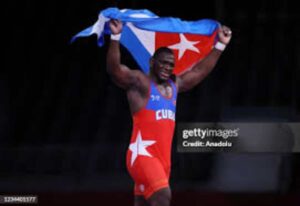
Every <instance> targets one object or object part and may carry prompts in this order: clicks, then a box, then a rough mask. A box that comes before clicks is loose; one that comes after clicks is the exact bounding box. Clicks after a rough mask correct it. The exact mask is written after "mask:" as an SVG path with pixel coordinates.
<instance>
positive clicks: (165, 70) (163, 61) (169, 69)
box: [150, 47, 175, 81]
mask: <svg viewBox="0 0 300 206" xmlns="http://www.w3.org/2000/svg"><path fill="white" fill-rule="evenodd" d="M174 66H175V58H174V54H173V51H172V50H171V49H169V48H167V47H160V48H159V49H157V50H156V51H155V53H154V55H153V56H152V58H151V59H150V72H151V74H152V75H154V76H155V78H157V80H158V81H166V80H168V79H169V78H170V77H171V75H172V74H173V69H174Z"/></svg>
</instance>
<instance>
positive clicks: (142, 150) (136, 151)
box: [129, 131, 156, 166]
mask: <svg viewBox="0 0 300 206" xmlns="http://www.w3.org/2000/svg"><path fill="white" fill-rule="evenodd" d="M155 142H156V141H154V140H145V141H143V139H142V136H141V131H138V134H137V138H136V140H135V142H133V143H131V144H130V145H129V150H130V151H131V152H132V155H131V166H132V165H133V163H134V161H135V160H136V158H137V157H138V155H144V156H148V157H152V156H151V154H150V153H149V152H148V151H147V150H146V147H148V146H150V145H152V144H154V143H155Z"/></svg>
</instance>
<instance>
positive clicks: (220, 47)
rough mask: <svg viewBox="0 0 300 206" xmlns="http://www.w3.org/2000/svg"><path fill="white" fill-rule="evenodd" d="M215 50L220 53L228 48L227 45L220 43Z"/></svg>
mask: <svg viewBox="0 0 300 206" xmlns="http://www.w3.org/2000/svg"><path fill="white" fill-rule="evenodd" d="M215 48H216V49H217V50H219V51H224V49H225V48H226V44H223V43H222V42H219V41H218V42H217V43H216V45H215Z"/></svg>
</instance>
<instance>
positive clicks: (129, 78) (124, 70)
mask: <svg viewBox="0 0 300 206" xmlns="http://www.w3.org/2000/svg"><path fill="white" fill-rule="evenodd" d="M141 75H142V73H141V71H138V70H131V69H129V68H128V67H127V66H125V65H121V67H120V72H118V74H117V75H115V76H113V80H114V82H115V83H116V84H117V85H118V86H120V87H122V88H123V89H128V88H130V87H132V86H135V85H137V84H138V83H139V82H140V78H141Z"/></svg>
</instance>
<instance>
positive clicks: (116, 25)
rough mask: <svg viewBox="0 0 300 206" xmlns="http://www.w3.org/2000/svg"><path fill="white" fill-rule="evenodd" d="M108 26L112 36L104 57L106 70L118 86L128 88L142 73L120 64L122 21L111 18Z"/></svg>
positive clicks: (137, 80) (136, 81)
mask: <svg viewBox="0 0 300 206" xmlns="http://www.w3.org/2000/svg"><path fill="white" fill-rule="evenodd" d="M109 26H110V29H111V32H112V36H111V41H110V44H109V48H108V52H107V57H106V64H107V72H108V74H109V75H110V76H111V77H112V79H113V81H114V82H115V83H116V84H117V85H118V86H120V87H121V88H123V89H128V88H129V87H131V86H134V85H137V84H139V82H140V78H141V76H142V73H141V71H138V70H130V69H129V68H128V67H127V66H125V65H122V64H121V53H120V44H119V40H120V36H121V32H122V22H120V21H119V20H111V21H110V22H109Z"/></svg>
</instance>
